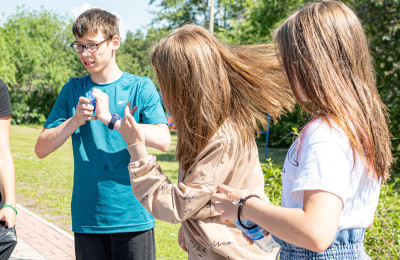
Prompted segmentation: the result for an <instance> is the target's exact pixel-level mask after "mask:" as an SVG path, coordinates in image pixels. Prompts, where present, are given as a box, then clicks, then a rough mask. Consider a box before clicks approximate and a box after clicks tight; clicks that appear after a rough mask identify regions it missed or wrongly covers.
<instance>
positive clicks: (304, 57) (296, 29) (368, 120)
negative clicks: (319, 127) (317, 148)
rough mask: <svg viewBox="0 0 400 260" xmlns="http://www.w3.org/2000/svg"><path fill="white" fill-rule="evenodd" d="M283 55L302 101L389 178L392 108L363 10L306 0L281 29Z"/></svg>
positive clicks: (374, 171)
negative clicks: (380, 84) (381, 90)
mask: <svg viewBox="0 0 400 260" xmlns="http://www.w3.org/2000/svg"><path fill="white" fill-rule="evenodd" d="M275 42H276V49H277V53H278V58H279V60H280V62H281V64H282V67H283V70H284V73H285V75H286V77H287V79H288V81H289V83H290V86H291V88H292V90H293V93H294V95H295V97H296V100H297V102H298V104H299V105H300V106H301V107H302V108H303V109H304V110H305V111H307V112H308V113H310V114H312V115H315V116H318V117H320V118H322V119H323V120H324V121H326V122H327V123H328V124H329V119H331V120H333V121H334V122H336V123H337V124H338V125H339V126H340V127H341V128H342V129H343V131H344V132H345V133H346V134H347V136H348V137H349V139H350V143H351V146H352V148H353V153H354V156H355V153H356V152H357V153H358V154H360V156H361V158H362V159H363V161H364V162H365V163H366V165H367V167H368V169H369V172H370V173H371V174H372V175H373V176H374V177H376V178H382V181H383V182H385V181H386V180H387V179H388V177H389V169H390V166H391V164H392V162H393V156H392V152H391V136H390V133H389V129H388V123H387V121H388V115H387V108H386V106H385V105H384V104H383V102H382V100H381V98H380V96H379V94H378V90H377V87H376V80H375V71H374V69H373V64H372V60H371V55H370V53H369V50H368V41H367V38H366V35H365V32H364V29H363V27H362V25H361V22H360V20H359V19H358V17H357V15H356V14H355V13H354V11H353V10H351V9H350V8H349V7H348V6H347V5H345V4H344V3H341V2H338V1H320V2H312V3H308V4H306V5H305V6H304V7H303V8H302V9H301V10H299V11H297V12H295V13H294V14H292V15H291V16H290V17H289V18H288V19H287V20H286V21H285V22H284V23H283V24H282V25H281V26H280V27H279V28H278V29H277V31H276V33H275Z"/></svg>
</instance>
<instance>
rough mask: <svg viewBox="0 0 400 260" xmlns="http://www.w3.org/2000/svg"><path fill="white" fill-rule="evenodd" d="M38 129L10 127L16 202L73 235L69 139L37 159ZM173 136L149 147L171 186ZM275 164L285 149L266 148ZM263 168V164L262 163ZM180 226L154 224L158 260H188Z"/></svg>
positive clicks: (175, 173)
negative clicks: (165, 146) (163, 148)
mask: <svg viewBox="0 0 400 260" xmlns="http://www.w3.org/2000/svg"><path fill="white" fill-rule="evenodd" d="M41 131H42V128H41V127H32V126H18V125H12V126H11V151H12V154H13V158H14V163H15V170H16V193H17V200H18V203H19V204H21V205H23V206H24V207H26V208H28V209H29V210H31V211H33V212H34V213H36V214H38V215H40V216H41V217H43V218H44V219H46V220H48V221H50V222H52V223H54V224H55V225H56V226H58V227H60V228H62V229H64V230H65V231H67V232H69V233H71V234H72V231H71V213H70V203H71V201H70V200H71V194H72V183H73V167H74V162H73V157H72V145H71V140H70V139H68V140H67V141H66V142H65V144H64V145H62V146H61V147H60V148H59V149H58V150H56V151H55V152H53V153H52V154H50V155H49V156H47V157H46V158H44V159H42V160H40V159H38V158H37V157H36V155H35V152H34V147H35V144H36V140H37V138H38V136H39V135H40V133H41ZM175 147H176V134H175V133H174V132H173V133H172V143H171V147H170V149H169V151H168V152H166V153H162V152H160V151H158V150H155V149H151V148H149V149H148V150H149V153H152V154H155V155H156V156H157V161H158V163H159V164H160V165H161V168H162V169H163V171H164V172H165V174H167V175H168V176H169V178H170V180H171V181H172V182H174V183H177V181H178V163H177V162H176V161H175V152H174V151H175ZM264 148H265V144H263V143H260V160H261V161H262V162H265V158H264ZM268 153H269V154H271V155H273V156H275V158H276V161H278V162H283V157H284V154H285V151H284V150H280V149H269V151H268ZM263 164H264V165H265V163H263ZM179 227H180V225H173V224H169V223H166V222H163V221H158V220H157V221H156V227H155V231H156V232H155V234H156V248H157V259H187V255H186V253H185V252H184V251H182V250H181V249H180V247H179V246H178V243H177V237H178V229H179Z"/></svg>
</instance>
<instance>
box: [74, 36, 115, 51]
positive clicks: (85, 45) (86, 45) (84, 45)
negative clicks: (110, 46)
mask: <svg viewBox="0 0 400 260" xmlns="http://www.w3.org/2000/svg"><path fill="white" fill-rule="evenodd" d="M112 38H113V36H111V37H109V38H107V39H104V40H103V41H101V42H99V43H91V44H77V45H81V46H82V51H81V52H78V51H75V49H74V45H76V43H75V42H76V41H73V42H72V43H71V45H70V46H71V48H72V50H73V51H74V52H76V53H83V51H84V50H85V49H86V50H87V51H88V52H90V53H93V52H96V51H98V50H99V47H100V46H101V45H102V44H103V43H105V42H106V41H108V40H111V39H112ZM89 45H96V50H95V51H91V50H89V48H88V47H89Z"/></svg>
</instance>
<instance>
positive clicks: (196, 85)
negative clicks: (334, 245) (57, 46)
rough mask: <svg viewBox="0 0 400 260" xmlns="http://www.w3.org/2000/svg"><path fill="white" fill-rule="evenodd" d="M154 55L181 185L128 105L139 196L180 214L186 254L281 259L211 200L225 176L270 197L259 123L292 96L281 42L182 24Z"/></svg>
mask: <svg viewBox="0 0 400 260" xmlns="http://www.w3.org/2000/svg"><path fill="white" fill-rule="evenodd" d="M151 60H152V63H153V66H154V69H155V71H156V74H157V79H158V83H159V87H160V90H161V94H162V97H163V103H164V105H165V107H166V109H167V110H168V112H169V113H170V115H171V116H172V117H173V121H174V124H175V126H176V130H177V135H178V141H177V147H176V159H177V160H178V161H179V174H178V185H176V184H173V183H171V182H170V181H169V180H168V177H167V176H166V175H165V174H164V173H163V172H162V170H161V169H160V166H159V165H158V164H157V163H156V160H155V158H154V157H153V156H151V155H148V154H147V152H146V149H145V145H144V135H143V133H142V132H141V131H140V129H139V128H138V126H137V124H136V122H135V120H134V118H133V117H132V116H131V114H130V111H129V106H127V107H126V109H125V117H124V119H122V120H119V121H117V123H116V125H115V129H117V130H118V131H120V132H121V134H122V136H123V137H124V139H125V141H126V142H127V144H128V147H127V149H128V151H129V152H130V154H131V163H130V164H129V172H130V177H131V184H132V190H133V193H134V194H135V196H136V198H137V199H138V200H139V201H140V202H141V204H142V205H143V206H144V207H145V208H146V209H147V210H148V211H149V212H150V213H151V214H152V215H153V216H154V217H156V218H158V219H161V220H164V221H167V222H170V223H182V225H181V229H180V232H179V236H180V238H179V240H180V245H181V247H182V248H183V249H184V250H187V251H188V257H189V259H275V255H276V251H277V249H275V251H273V252H269V253H268V252H264V251H262V250H261V249H259V248H258V247H253V246H251V245H249V244H248V243H247V242H246V241H245V240H244V239H243V237H242V235H241V232H240V231H239V230H238V229H237V228H235V226H234V224H233V223H232V222H231V223H224V222H221V220H220V219H219V215H220V214H221V213H219V212H217V211H216V210H215V209H214V205H213V204H212V203H211V195H212V194H213V193H214V192H216V190H217V186H218V185H220V184H226V185H230V186H233V187H235V188H237V189H248V190H249V191H251V192H252V193H255V194H258V195H259V196H260V197H261V198H262V199H263V200H265V201H267V198H266V196H265V193H264V178H263V173H262V170H261V166H260V163H259V156H258V149H257V145H256V143H255V134H254V132H255V131H256V132H258V131H259V130H260V129H262V128H264V129H265V128H266V127H267V114H270V115H271V117H272V118H273V119H275V120H276V119H277V118H278V117H279V116H280V115H281V114H282V113H283V112H284V111H285V110H286V109H291V108H292V106H293V103H294V99H293V98H292V95H291V91H290V89H289V88H288V87H285V86H287V82H286V80H285V78H284V76H283V74H282V73H281V69H280V66H279V62H278V60H277V57H276V55H275V50H274V46H273V45H272V46H269V45H255V46H242V47H234V46H228V45H224V44H222V43H221V42H220V41H219V40H218V39H217V38H216V37H214V36H213V35H212V34H211V33H210V32H208V31H207V30H206V29H204V28H202V27H200V26H196V25H185V26H183V27H181V28H178V29H176V30H174V31H172V33H170V34H169V35H168V36H167V37H165V38H162V39H161V40H160V41H159V42H158V43H157V44H156V45H155V46H154V48H153V50H152V52H151ZM98 107H99V106H98ZM131 112H132V111H131ZM96 113H97V114H99V113H102V111H99V108H98V110H97V111H96ZM98 116H99V115H98Z"/></svg>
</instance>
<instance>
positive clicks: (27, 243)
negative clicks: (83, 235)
mask: <svg viewBox="0 0 400 260" xmlns="http://www.w3.org/2000/svg"><path fill="white" fill-rule="evenodd" d="M17 209H18V217H17V226H16V231H17V237H18V243H17V246H16V247H15V249H14V251H13V253H12V255H11V258H10V259H11V260H46V259H49V260H53V259H54V260H72V259H75V253H74V238H73V236H72V235H70V234H68V233H67V232H65V231H63V230H61V229H60V228H58V227H56V226H55V225H53V224H51V223H50V222H48V221H46V220H44V219H42V218H41V217H39V216H37V215H35V214H34V213H32V212H31V211H29V210H27V209H25V208H24V207H22V206H21V205H19V204H17Z"/></svg>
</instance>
